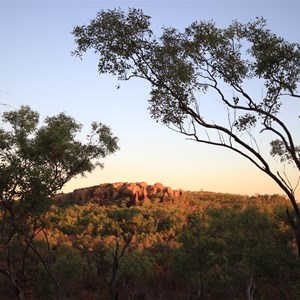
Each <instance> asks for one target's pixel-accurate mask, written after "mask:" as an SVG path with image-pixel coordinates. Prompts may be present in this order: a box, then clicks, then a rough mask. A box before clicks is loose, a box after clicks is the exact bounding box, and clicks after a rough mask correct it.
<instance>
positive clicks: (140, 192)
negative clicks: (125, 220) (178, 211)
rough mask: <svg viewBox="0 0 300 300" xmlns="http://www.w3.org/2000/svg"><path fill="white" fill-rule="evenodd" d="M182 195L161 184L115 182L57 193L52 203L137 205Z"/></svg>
mask: <svg viewBox="0 0 300 300" xmlns="http://www.w3.org/2000/svg"><path fill="white" fill-rule="evenodd" d="M182 195H183V191H181V190H172V189H171V188H170V187H165V186H164V185H162V184H161V183H155V184H154V185H148V184H147V183H146V182H135V183H129V182H117V183H103V184H100V185H97V186H92V187H87V188H81V189H76V190H74V191H73V192H72V193H59V194H57V195H55V196H54V199H53V200H54V201H66V200H71V199H72V200H77V201H80V202H82V203H86V202H89V201H93V202H97V203H99V204H101V205H110V204H114V203H115V204H119V202H120V201H121V200H124V199H125V200H127V203H128V205H129V206H130V205H138V204H140V203H141V202H143V200H145V199H150V200H151V199H158V200H159V201H161V202H163V201H172V200H174V199H175V198H178V197H180V196H182Z"/></svg>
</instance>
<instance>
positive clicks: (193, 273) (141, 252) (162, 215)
mask: <svg viewBox="0 0 300 300" xmlns="http://www.w3.org/2000/svg"><path fill="white" fill-rule="evenodd" d="M287 206H288V202H287V200H286V199H285V198H283V197H281V196H278V195H273V196H268V195H257V196H252V197H249V196H242V195H231V194H219V193H209V192H185V193H184V196H182V197H181V198H178V199H175V200H173V201H168V202H161V200H160V199H159V198H153V199H151V200H149V199H145V200H144V201H143V203H141V204H140V205H139V206H130V207H128V199H124V201H121V202H119V203H118V205H107V206H104V205H99V204H98V203H97V202H93V201H90V202H88V203H82V204H81V202H79V201H78V200H77V199H74V200H73V201H68V202H60V203H56V202H55V203H53V204H52V205H51V207H50V210H49V211H48V213H47V214H46V215H45V217H44V219H43V222H42V223H41V224H43V227H42V228H40V230H39V233H38V234H37V235H36V237H35V239H34V242H33V245H34V247H32V248H31V249H27V251H28V255H26V259H25V260H23V261H22V260H18V257H20V256H19V253H21V252H22V251H24V249H22V244H21V243H19V242H17V241H16V243H15V248H14V256H13V259H14V260H15V264H23V268H24V270H25V274H26V281H25V282H24V285H25V286H24V290H25V296H26V298H28V299H57V298H60V299H246V298H247V299H254V298H255V299H298V298H299V297H300V294H299V285H300V281H299V271H300V264H299V259H298V258H297V255H296V245H295V241H294V237H293V233H292V232H291V230H290V227H289V225H288V224H287V220H286V214H285V209H286V207H287ZM33 249H34V250H35V251H33ZM3 251H4V249H3V248H2V249H1V253H0V263H2V262H3V259H4V257H5V256H4V255H3ZM1 260H2V262H1ZM24 266H25V267H24ZM45 266H46V268H45ZM20 269H22V268H20ZM23 275H24V274H23ZM0 298H1V299H14V291H13V288H12V287H11V286H10V284H9V282H8V281H7V278H6V277H5V276H3V275H0Z"/></svg>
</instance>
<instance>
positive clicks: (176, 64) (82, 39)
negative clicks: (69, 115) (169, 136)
mask: <svg viewBox="0 0 300 300" xmlns="http://www.w3.org/2000/svg"><path fill="white" fill-rule="evenodd" d="M73 35H74V38H75V43H76V45H77V48H76V49H75V51H74V52H73V54H74V55H76V56H79V57H80V58H81V57H82V56H83V54H84V53H85V52H87V51H88V50H89V49H91V50H93V51H94V52H95V53H96V54H97V55H98V57H99V63H98V70H99V73H100V74H105V73H110V74H112V75H116V76H117V77H118V79H119V80H121V81H127V80H130V79H132V78H140V79H144V80H146V81H148V82H149V83H150V85H151V92H150V99H149V112H150V115H151V117H152V118H153V119H155V120H156V121H160V122H161V123H162V124H164V125H166V126H168V127H170V128H171V129H173V130H175V131H178V132H179V133H181V134H183V135H185V136H187V138H188V139H191V140H194V141H196V142H199V143H204V144H209V145H214V146H218V147H220V148H222V149H230V150H232V151H233V152H235V153H237V154H239V155H241V156H242V157H244V158H245V159H246V160H248V161H249V162H250V163H252V164H253V165H254V166H255V167H256V168H257V169H259V170H261V171H262V172H264V173H265V174H266V175H268V176H269V177H271V178H272V180H273V181H274V182H275V183H276V184H277V185H278V186H279V187H280V188H281V189H282V190H283V191H284V193H285V194H286V195H287V197H288V198H289V200H290V202H291V204H292V206H293V211H294V216H293V215H292V214H290V213H289V211H288V210H287V215H288V218H289V221H290V224H291V226H292V228H293V229H294V231H295V235H296V239H297V244H298V248H300V211H299V207H298V204H297V201H296V198H295V189H296V187H297V179H296V180H295V181H294V182H292V180H291V179H290V177H289V175H290V173H289V174H287V171H285V168H284V166H285V165H286V164H290V165H292V166H293V167H295V170H296V177H297V176H298V175H299V171H300V147H299V146H298V145H297V143H299V140H297V138H298V139H299V135H298V136H297V133H295V132H293V129H292V127H289V126H288V125H287V121H292V118H294V121H295V122H296V120H297V118H298V116H297V110H295V111H293V112H290V113H291V117H288V118H289V120H287V119H286V118H284V115H283V114H282V110H283V109H284V106H285V105H289V102H293V105H296V106H297V105H299V103H297V101H299V98H300V95H299V93H298V91H297V87H298V83H299V76H300V46H299V44H298V43H291V42H288V41H286V40H285V39H284V38H282V37H279V36H277V35H276V34H274V33H272V32H271V31H270V30H269V29H268V28H267V24H266V21H265V20H264V19H262V18H257V19H256V20H254V21H250V22H248V23H246V24H242V23H240V22H238V21H234V22H232V24H230V25H229V26H228V27H226V28H218V27H217V26H216V24H215V23H214V22H212V21H209V22H206V21H205V22H204V21H201V22H193V23H191V25H190V26H188V27H187V28H185V29H184V30H182V31H179V30H177V29H175V28H171V27H164V28H162V31H161V35H160V36H159V37H156V36H155V35H154V33H153V31H152V30H151V26H150V16H147V15H145V14H144V13H143V11H141V10H139V9H129V10H128V12H124V11H122V10H121V9H114V10H107V11H104V10H102V11H100V12H98V14H97V16H96V17H95V18H94V19H92V20H91V21H90V23H89V24H88V25H83V26H77V27H75V28H74V29H73ZM218 106H219V107H218ZM298 113H299V112H298ZM261 140H265V141H267V143H266V145H265V146H266V147H267V148H268V151H267V152H266V151H265V148H264V147H259V144H260V143H259V141H261ZM272 156H273V157H275V158H279V161H280V162H279V166H278V165H275V167H274V166H273V162H272V160H273V157H272ZM273 161H274V160H273ZM299 254H300V250H299Z"/></svg>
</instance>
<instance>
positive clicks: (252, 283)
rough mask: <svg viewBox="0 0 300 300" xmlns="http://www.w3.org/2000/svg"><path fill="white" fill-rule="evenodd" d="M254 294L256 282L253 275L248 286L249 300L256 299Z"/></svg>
mask: <svg viewBox="0 0 300 300" xmlns="http://www.w3.org/2000/svg"><path fill="white" fill-rule="evenodd" d="M254 292H255V281H254V280H253V275H252V273H251V274H250V279H249V283H248V285H247V300H253V299H254Z"/></svg>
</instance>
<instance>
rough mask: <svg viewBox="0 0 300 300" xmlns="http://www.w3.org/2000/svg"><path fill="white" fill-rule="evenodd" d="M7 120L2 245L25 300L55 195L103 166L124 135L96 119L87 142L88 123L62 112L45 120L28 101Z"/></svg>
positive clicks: (1, 162)
mask: <svg viewBox="0 0 300 300" xmlns="http://www.w3.org/2000/svg"><path fill="white" fill-rule="evenodd" d="M2 122H3V125H2V126H1V128H0V248H1V250H2V251H3V250H5V251H4V252H3V253H4V256H5V258H6V261H5V262H4V263H3V261H2V263H1V264H0V273H3V274H5V275H6V276H7V277H8V278H9V280H10V283H11V285H12V286H13V287H14V288H15V290H16V294H17V295H18V297H19V299H23V298H24V295H23V287H22V285H23V284H24V282H25V265H26V258H27V255H28V250H29V248H32V249H33V250H36V249H35V248H34V243H33V241H34V238H35V236H36V235H37V234H38V233H39V232H40V231H41V230H42V229H43V226H44V225H43V224H44V220H43V216H44V215H45V213H46V212H47V210H48V208H49V205H50V199H51V197H52V196H53V195H54V194H55V192H57V191H58V190H60V189H61V188H62V187H63V185H64V184H65V183H67V182H68V181H69V180H70V179H72V178H74V177H75V176H76V175H84V174H85V173H86V172H91V171H92V170H93V169H94V168H95V167H96V166H97V165H99V166H100V167H102V166H103V164H102V163H101V162H99V159H102V158H105V157H106V156H107V155H110V154H112V153H114V152H115V151H116V150H117V149H118V145H117V142H118V139H117V138H116V137H115V136H113V134H112V131H111V129H110V128H109V127H108V126H106V125H104V124H101V123H99V124H98V123H93V124H92V128H91V134H90V135H89V136H88V137H87V142H85V143H84V142H82V141H81V140H80V139H79V138H78V136H77V135H78V133H79V132H80V130H81V127H82V126H81V125H80V124H79V123H78V122H77V121H75V120H74V119H73V118H72V117H70V116H67V115H66V114H64V113H60V114H59V115H57V116H53V117H47V118H46V119H45V120H44V123H43V124H42V125H39V114H38V113H37V112H35V111H33V110H31V108H30V107H28V106H22V107H21V108H20V109H19V110H13V111H7V112H4V113H3V116H2ZM16 247H17V248H20V249H21V250H22V251H21V256H19V257H14V251H15V249H16ZM20 260H21V261H23V264H22V265H21V266H20V265H19V264H18V261H20ZM45 265H46V264H45ZM16 266H18V268H16Z"/></svg>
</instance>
